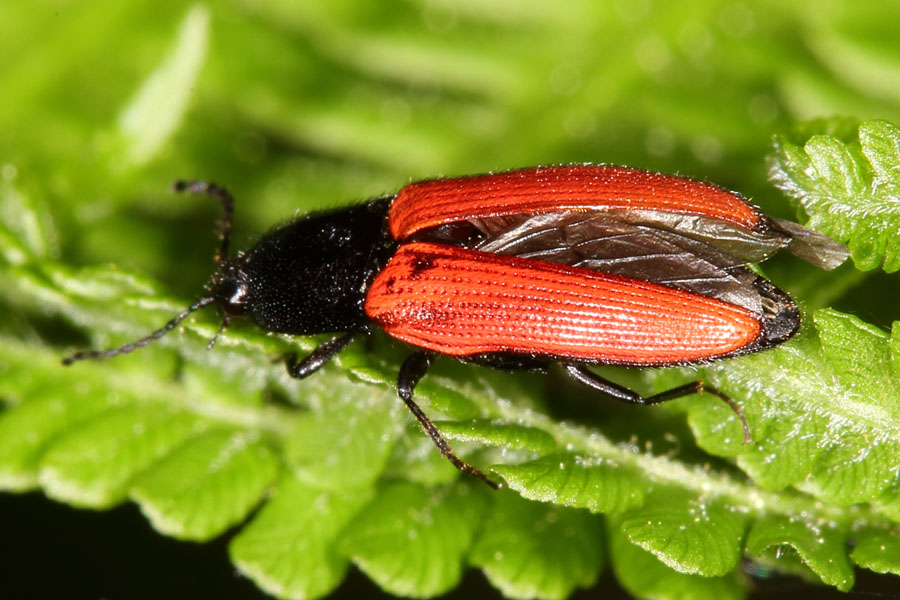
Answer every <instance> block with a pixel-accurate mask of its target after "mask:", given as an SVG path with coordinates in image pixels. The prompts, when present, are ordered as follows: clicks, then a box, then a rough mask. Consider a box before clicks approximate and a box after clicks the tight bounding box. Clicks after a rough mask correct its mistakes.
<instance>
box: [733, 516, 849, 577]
mask: <svg viewBox="0 0 900 600" xmlns="http://www.w3.org/2000/svg"><path fill="white" fill-rule="evenodd" d="M845 545H846V536H845V534H844V532H843V531H842V530H841V529H840V528H839V527H836V526H835V525H834V524H829V523H811V522H809V521H805V520H801V519H792V518H788V517H765V518H763V519H760V520H759V521H757V522H756V523H754V524H753V526H752V527H751V528H750V533H749V534H748V535H747V552H749V553H750V554H754V555H757V556H762V555H763V554H766V555H767V556H769V557H770V558H774V560H775V563H776V564H777V561H778V556H779V553H782V552H785V551H786V550H792V551H794V552H796V553H797V555H799V557H800V559H801V560H802V561H803V562H804V564H806V566H808V567H809V568H810V569H811V570H812V571H813V572H814V573H815V574H816V575H818V576H819V578H820V579H821V580H822V581H823V582H824V583H826V584H828V585H832V586H834V587H836V588H838V589H839V590H842V591H845V592H846V591H848V590H849V589H850V588H852V587H853V581H854V576H853V568H852V567H851V566H850V560H849V559H848V558H847V550H846V548H845ZM773 552H774V554H773Z"/></svg>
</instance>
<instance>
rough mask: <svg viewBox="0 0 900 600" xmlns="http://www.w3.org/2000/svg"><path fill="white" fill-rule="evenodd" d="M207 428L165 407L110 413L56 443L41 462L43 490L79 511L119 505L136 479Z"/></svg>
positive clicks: (187, 416)
mask: <svg viewBox="0 0 900 600" xmlns="http://www.w3.org/2000/svg"><path fill="white" fill-rule="evenodd" d="M203 427H204V424H203V423H202V421H200V420H199V419H197V417H195V416H194V415H191V414H189V413H186V412H183V411H179V410H173V409H171V408H169V407H167V406H164V405H158V406H153V405H148V406H136V405H131V406H123V407H121V408H117V409H115V410H111V411H108V412H105V413H103V414H101V415H99V416H98V417H96V418H95V419H92V420H91V421H89V422H87V423H85V424H83V425H82V426H81V427H79V428H78V429H74V430H71V431H67V432H66V433H65V434H63V435H61V436H59V437H58V438H57V439H56V440H54V443H53V445H52V446H50V448H48V449H47V451H46V453H44V455H43V456H42V457H41V467H40V475H39V477H40V481H41V485H42V486H43V487H44V490H45V491H46V492H47V495H48V496H50V497H52V498H56V499H59V500H62V501H65V502H69V503H70V504H73V505H76V506H85V507H92V508H106V507H109V506H113V505H114V504H117V503H119V502H121V501H122V500H124V499H125V498H126V497H127V495H128V489H129V486H130V485H131V483H132V480H133V479H134V477H135V476H137V475H138V474H139V473H141V472H142V471H143V470H144V469H146V468H147V467H149V466H150V465H151V464H153V463H154V462H155V461H157V460H158V459H160V458H162V457H163V456H165V455H166V454H167V453H168V452H170V451H172V450H173V449H175V448H176V447H178V446H179V445H180V444H181V443H183V442H184V441H185V440H186V439H188V438H189V437H190V436H192V435H195V434H196V433H198V432H199V431H202V428H203Z"/></svg>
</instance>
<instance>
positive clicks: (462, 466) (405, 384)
mask: <svg viewBox="0 0 900 600" xmlns="http://www.w3.org/2000/svg"><path fill="white" fill-rule="evenodd" d="M433 359H434V354H433V353H431V352H414V353H413V354H410V355H409V356H408V357H407V358H406V360H405V361H403V365H402V366H401V367H400V374H399V375H398V377H397V395H399V396H400V399H401V400H403V402H404V403H405V404H406V407H407V408H409V410H410V412H411V413H412V414H413V416H414V417H415V418H416V420H417V421H418V422H419V425H421V426H422V429H424V430H425V433H427V434H428V436H429V437H430V438H431V440H432V441H433V442H434V445H435V446H437V447H438V450H440V451H441V454H443V455H444V457H445V458H446V459H447V460H449V461H450V463H451V464H452V465H453V466H454V467H456V468H457V469H459V470H460V471H462V472H463V473H467V474H469V475H474V476H475V477H477V478H478V479H480V480H482V481H483V482H485V483H486V484H487V485H489V486H490V487H492V488H493V489H495V490H496V489H499V488H500V484H499V483H497V482H496V481H492V480H491V479H490V478H488V476H487V475H485V474H484V473H482V472H481V471H479V470H478V469H476V468H475V467H473V466H472V465H470V464H469V463H467V462H466V461H464V460H463V459H461V458H460V457H458V456H457V455H456V453H455V452H454V451H453V448H452V447H451V446H450V443H449V442H448V441H447V439H446V438H445V437H444V436H443V434H441V432H440V430H439V429H438V428H437V426H436V425H435V424H434V423H433V422H432V421H431V419H429V418H428V415H426V414H425V412H424V411H423V410H422V409H421V408H420V407H419V405H418V404H416V403H415V401H413V399H412V396H413V390H414V389H415V387H416V384H417V383H419V380H420V379H422V377H423V376H424V375H425V373H426V372H427V371H428V367H430V366H431V361H432V360H433Z"/></svg>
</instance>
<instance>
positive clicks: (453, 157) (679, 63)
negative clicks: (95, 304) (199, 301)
mask: <svg viewBox="0 0 900 600" xmlns="http://www.w3.org/2000/svg"><path fill="white" fill-rule="evenodd" d="M898 16H900V4H898V3H897V2H875V1H872V2H841V1H831V2H828V1H825V2H822V1H815V2H813V1H809V2H807V1H798V2H778V1H770V2H767V1H760V2H747V3H743V2H732V1H712V0H708V1H703V0H699V1H692V2H677V3H670V2H653V1H651V0H637V1H635V0H628V1H624V0H622V1H611V2H597V1H590V0H582V1H579V0H572V1H568V2H562V3H560V2H536V1H528V0H524V1H517V2H506V1H501V0H487V1H484V0H461V1H456V0H409V1H394V0H389V1H384V2H360V1H357V0H336V1H328V2H325V1H304V2H289V1H280V0H262V1H258V2H251V1H245V2H242V1H233V2H217V3H210V4H206V5H197V6H195V7H194V8H193V9H191V7H190V6H189V5H185V4H184V3H182V2H164V1H163V2H160V1H155V2H112V1H95V2H47V1H35V2H27V3H23V2H5V3H3V5H2V6H0V56H2V57H3V58H2V59H0V90H2V92H0V161H2V164H3V172H2V173H3V180H4V181H5V182H6V185H7V186H9V185H12V186H14V189H15V191H16V193H19V194H23V195H27V196H28V197H29V198H30V199H32V200H34V201H37V202H39V203H42V204H43V209H44V212H43V213H41V215H42V218H43V219H44V221H43V222H42V223H39V224H37V225H40V226H47V227H51V226H52V227H53V229H54V231H55V232H56V236H55V240H56V242H57V243H56V245H55V246H54V247H52V248H47V249H46V250H47V252H48V254H50V255H52V256H54V257H62V258H64V260H65V261H66V262H69V263H74V264H94V263H105V262H115V263H117V264H119V265H121V266H123V267H127V268H137V269H140V270H143V271H145V272H148V273H149V274H151V275H153V276H156V277H159V278H161V279H162V280H163V281H165V282H167V283H171V284H173V285H176V286H177V288H176V289H178V291H180V292H182V293H184V294H186V295H193V294H194V293H195V290H196V288H197V282H198V281H203V280H205V277H206V276H207V275H208V272H209V262H208V256H209V252H210V251H211V249H212V248H213V246H214V242H213V240H212V239H211V235H210V233H211V229H212V227H211V223H210V221H211V219H212V218H213V217H214V216H215V215H216V214H217V213H216V208H215V207H214V206H210V205H209V203H204V202H196V201H193V200H188V199H185V198H182V197H176V196H174V195H172V194H170V193H168V192H167V186H168V184H169V182H171V181H172V180H173V179H175V178H178V177H190V178H208V179H214V180H216V181H218V182H220V183H223V184H227V185H228V186H229V188H230V189H232V191H233V192H234V193H235V195H236V197H237V199H238V215H237V226H238V230H239V232H243V233H244V234H249V233H252V232H261V231H264V230H265V229H266V228H267V227H269V226H270V225H271V224H272V223H273V222H275V221H277V220H279V219H285V218H288V217H290V216H291V215H293V214H294V212H295V211H297V210H305V209H307V208H309V207H313V206H329V205H335V204H340V203H348V202H352V201H356V200H358V199H360V198H365V197H368V196H372V195H375V194H381V193H385V192H391V191H394V190H396V189H398V188H399V187H401V186H402V185H403V184H404V183H406V182H408V181H409V180H411V179H416V178H422V177H427V176H435V175H441V174H447V175H450V174H460V173H472V172H483V171H488V170H497V169H506V168H511V167H521V166H529V165H536V164H549V163H564V162H570V161H574V162H588V161H590V162H608V163H620V164H627V165H632V166H638V167H644V168H650V169H657V170H662V171H668V172H676V173H680V174H684V175H690V176H695V177H700V178H703V179H708V180H711V181H715V182H717V183H720V184H722V185H725V186H728V187H731V188H733V189H737V190H739V191H742V192H743V193H745V194H746V195H748V196H750V197H752V198H753V200H754V201H755V202H756V203H758V204H760V205H761V206H763V208H765V209H766V210H768V211H770V212H773V213H776V214H779V215H790V210H789V208H788V207H787V205H786V203H785V202H784V200H783V199H781V198H780V197H778V195H777V193H776V192H775V191H774V190H773V189H772V188H771V187H769V186H768V185H767V183H766V181H765V170H766V166H765V163H764V159H763V157H764V154H765V153H766V151H767V150H768V146H769V141H770V138H771V136H772V134H773V133H774V132H778V131H781V130H783V129H785V128H786V127H788V126H789V125H791V124H792V123H794V122H796V121H799V120H806V119H810V118H815V117H818V116H831V115H834V114H841V115H848V116H852V117H854V118H860V119H862V118H873V117H881V118H887V119H889V120H890V119H893V120H897V118H898V116H900V115H898V113H900V108H898V106H900V102H898V99H900V45H898V44H897V43H896V35H895V34H896V30H895V25H896V23H897V22H898ZM6 189H7V190H8V189H9V188H6ZM7 204H8V203H7ZM9 213H10V211H9V209H7V211H6V215H5V218H6V219H7V220H9V219H14V218H15V215H10V214H9ZM240 239H241V238H240V237H239V238H238V240H240ZM245 239H246V238H245ZM173 257H177V258H178V261H177V262H173Z"/></svg>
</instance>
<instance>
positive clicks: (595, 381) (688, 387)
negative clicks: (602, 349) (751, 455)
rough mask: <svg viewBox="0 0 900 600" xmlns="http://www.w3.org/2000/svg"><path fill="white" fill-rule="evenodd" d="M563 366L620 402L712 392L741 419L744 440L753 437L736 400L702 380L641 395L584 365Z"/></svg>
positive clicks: (665, 399) (655, 401) (644, 402)
mask: <svg viewBox="0 0 900 600" xmlns="http://www.w3.org/2000/svg"><path fill="white" fill-rule="evenodd" d="M563 368H565V370H566V373H568V375H569V376H570V377H571V378H572V379H574V380H575V381H578V382H579V383H583V384H584V385H586V386H588V387H590V388H593V389H595V390H597V391H598V392H600V393H602V394H604V395H606V396H610V397H612V398H615V399H616V400H621V401H622V402H628V403H629V404H642V405H645V406H649V405H652V404H660V403H661V402H668V401H669V400H675V399H676V398H682V397H684V396H690V395H692V394H704V393H705V394H712V395H714V396H716V397H718V398H719V399H720V400H722V401H723V402H725V404H727V405H728V406H730V407H731V410H733V411H734V412H735V414H736V415H737V416H738V419H740V421H741V427H742V428H743V430H744V442H745V443H750V442H752V441H753V438H752V437H751V436H750V426H749V425H748V424H747V419H746V417H744V411H742V410H741V407H740V406H738V404H737V402H735V401H734V400H733V399H732V398H731V397H730V396H728V395H727V394H725V393H724V392H721V391H719V390H718V389H717V388H714V387H713V386H711V385H706V384H705V383H703V382H702V381H692V382H691V383H686V384H684V385H680V386H678V387H676V388H672V389H671V390H666V391H664V392H660V393H658V394H653V395H652V396H641V395H640V394H638V393H637V392H634V391H632V390H630V389H628V388H626V387H624V386H621V385H618V384H615V383H613V382H611V381H609V380H607V379H604V378H603V377H600V376H599V375H597V374H596V373H594V372H593V371H591V370H589V369H588V368H587V367H585V366H584V365H581V364H578V363H565V364H564V365H563Z"/></svg>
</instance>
